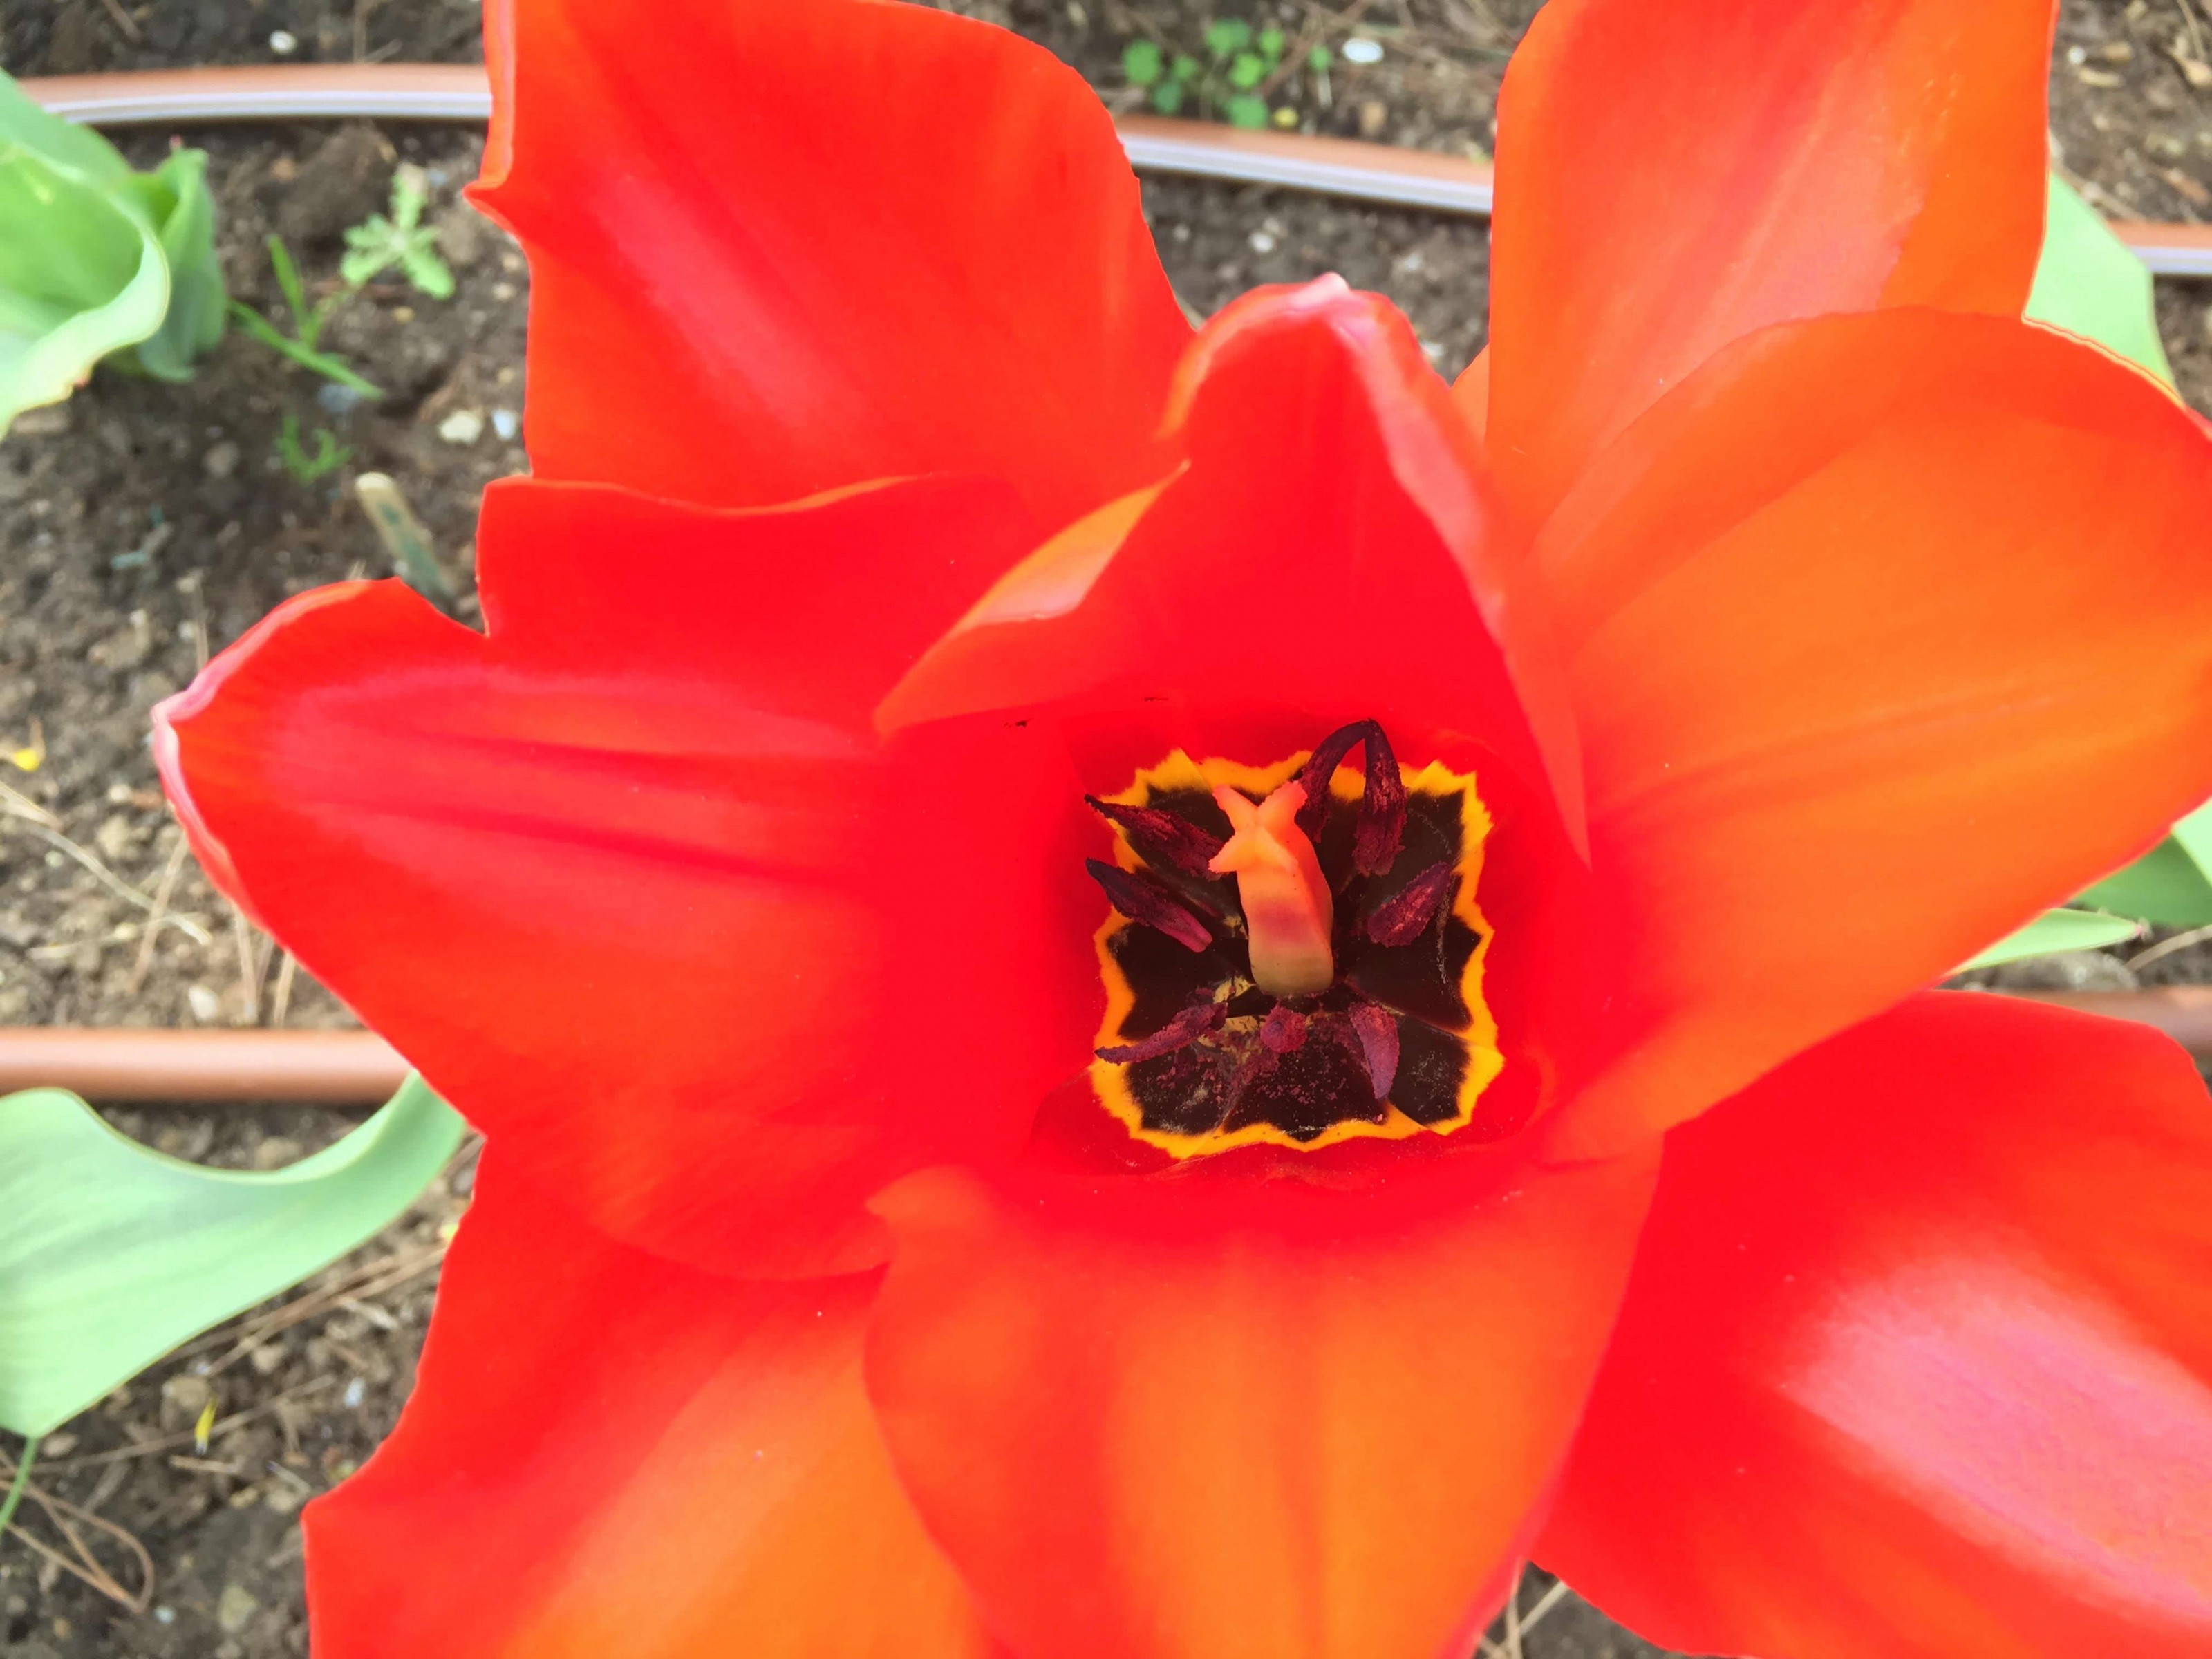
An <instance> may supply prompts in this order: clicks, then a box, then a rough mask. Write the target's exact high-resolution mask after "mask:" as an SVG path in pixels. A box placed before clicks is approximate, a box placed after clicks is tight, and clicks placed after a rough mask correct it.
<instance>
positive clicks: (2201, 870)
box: [2173, 801, 2212, 883]
mask: <svg viewBox="0 0 2212 1659" xmlns="http://www.w3.org/2000/svg"><path fill="white" fill-rule="evenodd" d="M2173 839H2174V841H2175V842H2177V843H2179V846H2180V848H2181V850H2182V851H2183V852H2185V853H2186V854H2189V858H2190V861H2191V863H2193V864H2194V865H2196V866H2197V873H2198V874H2199V875H2201V876H2203V878H2205V880H2206V881H2207V882H2208V883H2212V801H2207V802H2205V804H2204V805H2202V806H2200V807H2198V808H2197V810H2196V811H2194V812H2191V814H2190V815H2189V816H2188V817H2185V818H2184V819H2182V820H2181V822H2180V823H2177V824H2175V825H2174V826H2173Z"/></svg>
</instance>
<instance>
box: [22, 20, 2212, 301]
mask: <svg viewBox="0 0 2212 1659" xmlns="http://www.w3.org/2000/svg"><path fill="white" fill-rule="evenodd" d="M21 86H22V88H23V90H24V91H26V92H27V93H29V94H31V96H32V97H33V98H35V99H37V100H39V101H40V103H42V104H44V105H45V106H46V107H47V108H48V109H50V110H52V111H53V112H56V113H57V114H59V115H65V116H67V117H68V118H70V119H71V120H73V121H83V122H87V123H89V124H90V125H94V126H125V125H142V126H143V125H155V126H172V125H178V126H181V125H191V124H194V123H202V124H208V123H221V122H230V121H301V120H342V119H352V118H368V119H374V120H386V121H482V120H484V119H486V118H489V115H490V114H491V86H490V82H489V81H488V80H487V79H486V78H485V75H484V71H483V69H482V68H481V67H479V66H478V65H477V64H261V65H255V66H251V67H246V68H216V69H188V70H134V71H131V72H127V73H123V74H116V75H56V76H46V77H44V78H40V79H33V80H28V81H25V82H21ZM1117 125H1119V126H1120V128H1121V142H1122V143H1123V145H1124V146H1126V147H1127V150H1128V152H1129V161H1130V164H1131V165H1132V166H1133V167H1135V168H1136V169H1137V170H1138V171H1139V173H1184V174H1188V175H1192V176H1195V177H1200V178H1208V179H1230V180H1232V181H1235V182H1237V183H1242V184H1254V185H1278V186H1279V187H1281V188H1283V189H1285V190H1304V191H1315V192H1317V193H1319V194H1322V195H1328V196H1346V197H1357V198H1358V199H1361V200H1364V201H1370V202H1387V203H1389V204H1393V205H1395V206H1399V207H1411V208H1426V209H1428V210H1431V211H1433V212H1443V213H1464V214H1473V215H1475V216H1479V217H1486V216H1488V215H1489V212H1490V204H1491V172H1490V168H1489V167H1487V166H1486V165H1485V164H1483V163H1480V162H1477V161H1463V160H1462V159H1460V158H1459V157H1457V156H1451V155H1437V154H1435V153H1433V152H1431V151H1429V150H1419V149H1401V148H1399V147H1397V146H1395V145H1392V144H1370V143H1360V142H1358V140H1355V139H1349V138H1313V137H1306V136H1305V135H1304V134H1303V133H1296V132H1266V131H1261V132H1249V131H1241V130H1239V129H1237V128H1235V127H1226V126H1220V125H1215V124H1213V123H1212V122H1206V121H1170V120H1164V119H1163V118H1159V117H1158V116H1152V115H1125V116H1122V117H1121V118H1119V120H1118V122H1117ZM2112 229H2113V230H2114V232H2115V233H2117V234H2118V236H2119V238H2120V240H2122V241H2124V242H2125V243H2126V244H2127V245H2128V246H2130V247H2131V248H2133V249H2134V250H2135V252H2136V255H2137V256H2138V257H2139V258H2141V259H2142V262H2143V264H2146V265H2148V267H2149V268H2150V270H2152V271H2153V272H2154V274H2155V275H2158V276H2212V225H2180V224H2160V223H2154V222H2148V221H2143V220H2126V221H2119V222H2114V224H2113V226H2112Z"/></svg>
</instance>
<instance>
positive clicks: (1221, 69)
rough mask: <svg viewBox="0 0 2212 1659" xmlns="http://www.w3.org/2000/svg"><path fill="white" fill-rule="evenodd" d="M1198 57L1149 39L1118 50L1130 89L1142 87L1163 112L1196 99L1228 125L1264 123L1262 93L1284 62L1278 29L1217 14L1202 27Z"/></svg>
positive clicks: (1172, 111)
mask: <svg viewBox="0 0 2212 1659" xmlns="http://www.w3.org/2000/svg"><path fill="white" fill-rule="evenodd" d="M1203 39H1204V42H1205V52H1206V56H1205V58H1204V59H1203V60H1201V59H1200V58H1198V57H1195V56H1194V55H1192V54H1189V53H1187V52H1179V53H1177V54H1176V56H1175V57H1174V58H1172V59H1170V58H1168V56H1167V55H1166V54H1165V53H1164V52H1162V51H1161V50H1160V48H1159V47H1158V46H1157V45H1155V44H1154V43H1153V42H1152V41H1150V40H1132V41H1131V42H1130V43H1129V44H1128V45H1127V46H1125V47H1124V48H1122V52H1121V73H1122V75H1123V76H1125V77H1127V81H1128V82H1129V84H1130V85H1131V86H1133V87H1143V88H1146V89H1147V92H1148V94H1149V96H1150V98H1151V100H1152V107H1153V108H1154V109H1156V110H1158V112H1160V113H1161V114H1163V115H1176V114H1179V113H1181V112H1182V107H1183V105H1184V104H1185V102H1186V101H1187V100H1189V99H1191V98H1196V99H1197V100H1198V104H1199V107H1200V110H1201V111H1202V112H1206V113H1212V112H1215V111H1218V112H1220V114H1221V116H1222V118H1223V119H1225V120H1226V121H1227V122H1228V123H1229V124H1230V125H1231V126H1237V127H1263V126H1265V125H1267V98H1266V97H1265V95H1264V94H1263V93H1262V91H1261V86H1262V83H1263V82H1266V81H1267V79H1268V78H1269V77H1270V76H1273V74H1274V73H1275V71H1276V70H1277V69H1278V68H1279V66H1280V64H1281V63H1282V61H1283V49H1284V46H1285V37H1284V34H1283V32H1282V30H1280V29H1279V28H1263V29H1261V30H1258V31H1257V32H1256V33H1255V31H1254V29H1253V27H1252V26H1251V25H1250V24H1249V23H1247V22H1245V21H1243V20H1242V19H1241V18H1216V19H1215V20H1214V21H1212V22H1211V23H1208V24H1207V25H1206V33H1205V35H1204V37H1203Z"/></svg>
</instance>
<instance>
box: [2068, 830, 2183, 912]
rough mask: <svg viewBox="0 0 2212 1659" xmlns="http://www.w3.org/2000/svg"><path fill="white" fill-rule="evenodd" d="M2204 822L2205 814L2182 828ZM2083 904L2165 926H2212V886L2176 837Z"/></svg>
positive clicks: (2102, 885)
mask: <svg viewBox="0 0 2212 1659" xmlns="http://www.w3.org/2000/svg"><path fill="white" fill-rule="evenodd" d="M2202 817H2203V812H2202V811H2197V812H2195V813H2191V815H2190V817H2188V818H2184V819H2183V820H2182V823H2191V821H2192V820H2193V819H2198V818H2202ZM2079 902H2081V903H2082V904H2085V905H2088V906H2091V907H2092V908H2095V909H2099V910H2110V911H2112V913H2113V914H2114V915H2122V916H2135V917H2137V918H2139V919H2140V920H2142V921H2150V922H2156V923H2157V924H2158V925H2159V926H2160V927H2212V881H2208V880H2207V879H2206V878H2205V873H2204V871H2203V868H2201V867H2200V866H2198V864H2197V860H2194V859H2192V858H2191V856H2190V855H2189V852H2188V850H2187V849H2186V848H2184V847H2183V845H2182V843H2181V842H2180V840H2179V838H2178V836H2167V837H2166V839H2165V840H2164V841H2162V842H2159V844H2158V845H2157V846H2155V847H2154V848H2151V849H2150V851H2149V852H2148V853H2146V854H2143V855H2142V857H2141V858H2139V859H2137V860H2136V861H2135V862H2134V863H2133V864H2130V865H2129V866H2127V867H2126V868H2125V869H2124V870H2120V871H2118V872H2116V873H2114V874H2112V875H2109V876H2107V877H2106V878H2104V880H2102V881H2100V882H2099V883H2098V884H2096V885H2095V886H2093V887H2092V888H2089V889H2088V890H2086V891H2085V892H2083V893H2082V894H2081V898H2080V901H2079Z"/></svg>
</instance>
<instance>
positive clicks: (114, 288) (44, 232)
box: [0, 88, 169, 432]
mask: <svg viewBox="0 0 2212 1659" xmlns="http://www.w3.org/2000/svg"><path fill="white" fill-rule="evenodd" d="M10 90H12V88H10ZM168 307H169V273H168V266H167V262H166V261H165V260H164V259H163V258H162V257H161V240H160V239H159V238H158V237H157V236H156V234H155V230H154V227H153V224H152V222H150V221H149V220H148V219H146V218H145V217H144V216H143V215H141V214H139V213H137V212H135V211H133V210H131V208H130V207H128V206H126V205H125V204H124V203H123V202H122V201H120V200H118V198H117V197H115V196H114V195H112V193H110V192H108V191H105V190H102V189H101V188H100V186H99V185H96V184H94V182H92V180H91V179H88V177H87V175H86V174H84V173H81V172H79V171H78V170H76V168H74V167H67V166H64V165H62V164H59V163H57V162H55V161H51V160H49V159H48V158H47V157H46V156H45V155H40V153H39V152H37V151H35V150H33V149H28V148H27V147H26V146H24V145H23V144H21V143H16V142H15V141H12V140H0V432H4V431H6V429H7V428H8V424H9V422H12V421H13V420H14V419H15V416H18V415H20V414H21V413H22V412H23V410H27V409H34V408H36V407H37V406H38V405H40V404H52V403H58V402H60V401H61V400H62V399H63V398H66V397H68V396H69V394H70V392H72V391H74V390H75V389H76V387H77V386H81V385H82V384H83V382H84V380H85V378H86V377H87V376H88V375H89V374H91V373H92V368H93V365H94V363H96V362H99V361H100V359H101V358H102V357H105V356H106V355H107V354H108V353H109V352H111V351H118V350H120V349H123V348H124V347H126V346H132V345H136V344H137V343H138V342H139V341H141V340H143V339H146V338H148V337H150V336H151V335H152V334H153V333H154V331H155V330H156V329H158V328H160V327H161V319H162V316H163V314H164V313H167V310H168Z"/></svg>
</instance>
